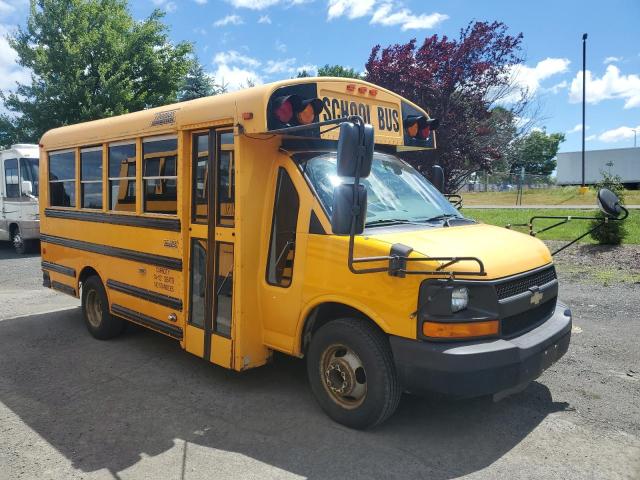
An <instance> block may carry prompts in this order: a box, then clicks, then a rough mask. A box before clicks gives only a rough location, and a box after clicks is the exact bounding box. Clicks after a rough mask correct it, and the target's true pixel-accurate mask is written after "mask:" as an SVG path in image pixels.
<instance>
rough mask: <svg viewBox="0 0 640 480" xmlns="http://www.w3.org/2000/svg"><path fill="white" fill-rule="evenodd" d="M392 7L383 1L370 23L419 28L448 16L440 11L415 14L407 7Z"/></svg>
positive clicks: (401, 27)
mask: <svg viewBox="0 0 640 480" xmlns="http://www.w3.org/2000/svg"><path fill="white" fill-rule="evenodd" d="M394 8H395V6H394V5H393V4H391V3H383V4H382V5H380V6H379V7H378V8H377V10H376V11H375V13H374V14H373V16H372V17H371V23H372V24H375V23H378V24H380V25H384V26H385V27H390V26H394V25H400V29H401V30H403V31H404V30H420V29H427V28H433V27H435V26H436V25H438V24H439V23H442V22H443V21H445V20H446V19H447V18H449V16H448V15H444V14H442V13H430V14H426V13H423V14H422V15H416V14H414V13H412V12H411V10H409V9H408V8H402V9H400V10H396V11H395V12H394V11H393V10H394Z"/></svg>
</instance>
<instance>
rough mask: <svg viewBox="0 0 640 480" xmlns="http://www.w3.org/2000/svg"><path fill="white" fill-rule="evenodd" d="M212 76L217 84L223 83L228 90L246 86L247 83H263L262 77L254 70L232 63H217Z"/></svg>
mask: <svg viewBox="0 0 640 480" xmlns="http://www.w3.org/2000/svg"><path fill="white" fill-rule="evenodd" d="M213 76H214V78H215V79H216V82H217V83H218V84H220V85H225V86H226V87H227V89H228V90H230V91H233V90H239V89H241V88H246V87H247V85H248V84H249V83H253V84H255V85H260V84H262V83H263V81H262V78H261V77H260V76H259V75H258V74H257V73H256V72H255V71H253V70H248V69H246V68H240V67H236V66H234V65H231V66H230V65H224V64H223V65H219V66H218V68H217V70H216V71H215V72H213Z"/></svg>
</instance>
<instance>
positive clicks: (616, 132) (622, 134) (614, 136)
mask: <svg viewBox="0 0 640 480" xmlns="http://www.w3.org/2000/svg"><path fill="white" fill-rule="evenodd" d="M634 130H636V135H637V134H638V133H640V125H638V126H637V127H618V128H614V129H612V130H607V131H606V132H603V133H601V134H600V135H599V136H598V139H599V140H601V141H603V142H607V143H616V142H620V141H622V140H629V139H631V138H633V136H634V132H633V131H634Z"/></svg>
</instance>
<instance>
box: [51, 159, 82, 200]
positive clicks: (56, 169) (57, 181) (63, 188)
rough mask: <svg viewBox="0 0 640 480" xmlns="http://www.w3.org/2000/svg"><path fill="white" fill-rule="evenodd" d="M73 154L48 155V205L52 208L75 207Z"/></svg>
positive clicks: (74, 163)
mask: <svg viewBox="0 0 640 480" xmlns="http://www.w3.org/2000/svg"><path fill="white" fill-rule="evenodd" d="M75 158H76V156H75V152H73V151H69V152H62V153H51V154H49V204H50V205H51V206H52V207H75V206H76V193H75V192H76V190H75V188H76V187H75V185H76V182H75V178H76V162H75Z"/></svg>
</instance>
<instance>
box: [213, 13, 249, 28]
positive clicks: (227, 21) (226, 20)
mask: <svg viewBox="0 0 640 480" xmlns="http://www.w3.org/2000/svg"><path fill="white" fill-rule="evenodd" d="M243 23H244V21H243V20H242V17H241V16H240V15H227V16H226V17H223V18H221V19H220V20H216V21H215V22H213V26H214V27H225V26H227V25H242V24H243Z"/></svg>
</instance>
